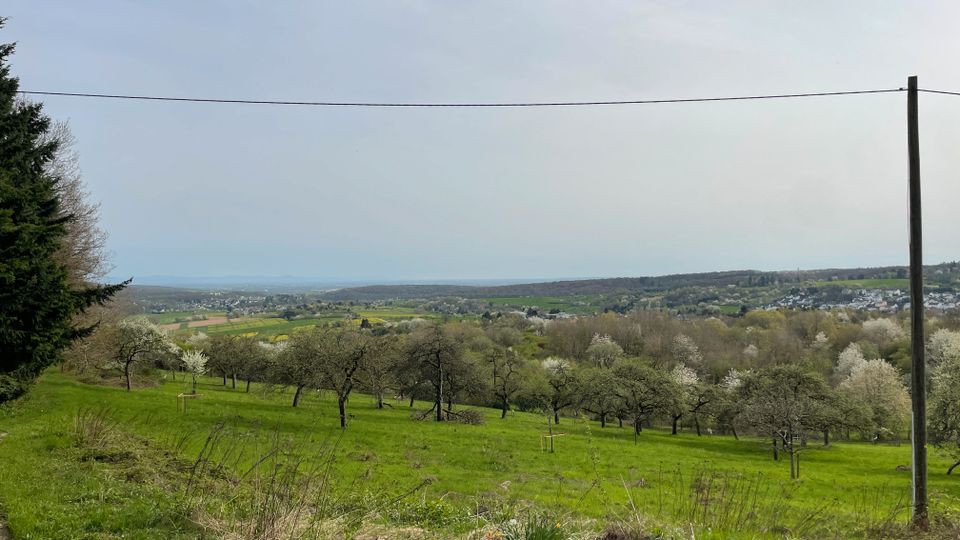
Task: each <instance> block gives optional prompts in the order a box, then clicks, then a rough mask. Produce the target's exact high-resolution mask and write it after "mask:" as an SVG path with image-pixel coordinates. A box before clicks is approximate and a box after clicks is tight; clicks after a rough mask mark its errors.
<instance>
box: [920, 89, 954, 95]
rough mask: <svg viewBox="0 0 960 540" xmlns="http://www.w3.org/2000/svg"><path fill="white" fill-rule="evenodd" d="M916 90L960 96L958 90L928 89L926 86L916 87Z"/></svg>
mask: <svg viewBox="0 0 960 540" xmlns="http://www.w3.org/2000/svg"><path fill="white" fill-rule="evenodd" d="M917 92H926V93H928V94H944V95H947V96H960V92H950V91H949V90H929V89H927V88H918V89H917Z"/></svg>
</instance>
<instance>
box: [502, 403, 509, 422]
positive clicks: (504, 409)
mask: <svg viewBox="0 0 960 540" xmlns="http://www.w3.org/2000/svg"><path fill="white" fill-rule="evenodd" d="M508 410H510V404H509V403H507V400H503V403H501V404H500V418H506V417H507V411H508Z"/></svg>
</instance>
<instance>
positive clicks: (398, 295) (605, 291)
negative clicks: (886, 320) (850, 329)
mask: <svg viewBox="0 0 960 540" xmlns="http://www.w3.org/2000/svg"><path fill="white" fill-rule="evenodd" d="M944 269H946V274H947V275H949V274H951V273H955V272H957V263H944V264H940V265H935V266H927V267H926V268H925V274H927V275H928V276H929V275H931V274H935V273H936V272H937V271H938V270H940V271H941V273H943V272H944ZM907 275H908V274H907V268H906V267H904V266H885V267H875V268H826V269H819V270H795V271H779V272H761V271H756V270H734V271H725V272H702V273H695V274H672V275H666V276H648V277H622V278H604V279H576V280H564V281H551V282H541V283H519V284H509V285H495V286H476V285H474V286H469V285H442V284H438V285H426V284H422V285H402V284H401V285H366V286H360V287H347V288H342V289H338V290H335V291H330V292H326V293H323V295H322V297H323V298H326V299H328V300H339V301H349V300H352V301H357V302H371V301H377V300H390V299H418V298H424V299H427V298H438V297H451V296H456V297H462V298H492V297H511V296H579V295H584V296H586V295H598V294H602V295H610V294H625V293H634V292H654V291H667V290H672V289H679V288H683V287H728V286H731V285H732V286H740V287H749V286H763V285H786V284H790V283H796V284H802V283H805V282H811V281H812V282H818V283H819V282H824V281H834V280H864V279H897V278H905V277H907ZM928 279H929V278H928Z"/></svg>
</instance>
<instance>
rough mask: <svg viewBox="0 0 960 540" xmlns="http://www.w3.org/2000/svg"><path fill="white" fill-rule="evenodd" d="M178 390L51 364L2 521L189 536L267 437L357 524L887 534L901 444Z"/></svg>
mask: <svg viewBox="0 0 960 540" xmlns="http://www.w3.org/2000/svg"><path fill="white" fill-rule="evenodd" d="M188 389H189V383H188V382H187V381H186V380H183V379H181V378H178V379H177V380H170V379H169V378H168V377H167V378H165V379H164V381H163V382H162V383H161V384H160V385H159V386H153V387H144V388H138V389H135V390H134V391H133V392H130V393H128V392H126V391H124V390H123V389H121V388H118V387H113V386H102V385H89V384H84V383H82V382H79V381H78V380H77V379H76V378H74V377H72V376H68V375H64V374H61V373H59V372H56V371H49V372H47V373H46V374H45V375H44V376H43V378H42V379H41V380H40V382H39V384H38V385H37V386H36V387H35V388H34V389H33V391H32V392H31V394H30V395H29V397H28V398H26V399H24V400H21V401H19V402H16V403H13V404H11V405H8V406H6V407H5V408H3V409H0V460H2V462H3V463H4V467H2V468H0V506H2V507H3V508H4V509H5V511H6V514H7V516H6V517H7V520H8V523H9V526H10V527H11V529H12V531H13V532H14V534H15V535H16V537H18V538H61V537H79V536H82V537H90V538H106V537H109V538H114V537H121V536H123V537H125V538H154V537H161V536H162V537H182V538H195V537H197V536H199V535H200V533H201V532H203V531H209V527H214V526H220V527H222V526H224V525H223V518H222V516H221V517H219V518H218V516H219V514H216V512H222V511H223V509H224V508H227V507H229V504H232V503H231V502H230V501H233V500H234V499H233V498H231V497H233V496H232V495H231V496H227V495H224V496H223V499H222V500H221V499H216V497H215V494H216V493H219V492H218V491H217V489H222V490H223V491H224V493H226V494H230V493H232V492H233V490H239V489H241V487H242V486H244V485H245V484H244V483H243V482H244V480H243V478H245V477H243V475H244V474H245V473H246V474H249V471H251V470H254V469H255V467H253V465H254V464H255V463H256V462H257V461H258V460H259V459H262V458H263V456H264V455H265V454H267V453H269V452H271V448H273V449H276V448H277V447H278V446H277V445H278V443H277V441H280V442H281V444H282V445H283V448H285V450H284V452H285V454H284V455H296V456H299V458H298V459H299V460H300V461H297V463H298V464H299V466H300V468H301V470H303V471H309V470H317V466H320V467H322V468H323V470H324V471H325V472H324V482H323V484H322V485H323V486H324V489H326V490H328V491H329V492H330V493H328V495H330V497H331V498H332V499H335V500H336V501H338V502H337V505H336V506H335V507H336V508H337V509H338V510H337V511H333V510H331V511H330V512H331V514H330V515H331V516H340V518H337V519H341V520H342V519H346V518H343V516H350V515H362V516H363V519H362V520H357V523H356V524H355V525H356V526H357V527H367V528H369V527H385V528H387V529H391V530H408V529H409V527H411V526H413V525H416V526H417V527H419V528H422V529H425V530H423V531H420V532H419V533H418V534H419V535H420V536H414V537H420V538H441V537H443V538H449V537H452V536H458V535H466V534H468V533H469V532H470V531H480V530H490V528H491V527H497V526H499V525H500V524H502V523H503V522H505V521H508V520H510V519H512V518H518V519H522V516H529V515H538V516H545V517H547V518H549V520H550V523H556V527H557V528H558V529H562V530H563V531H564V532H565V533H566V534H567V536H565V537H571V536H570V535H580V536H576V537H581V538H589V537H591V536H586V534H587V533H588V532H590V531H593V536H595V533H596V532H597V531H600V530H602V529H603V528H604V527H606V526H607V525H608V524H609V523H613V522H624V523H631V524H634V526H636V527H639V528H641V529H643V530H644V531H646V532H647V533H649V534H654V535H660V536H658V537H668V538H670V537H677V538H683V537H693V536H695V537H698V538H786V537H805V538H845V537H864V536H867V537H872V536H876V535H878V534H879V533H880V532H884V531H893V532H896V531H897V530H899V529H897V524H899V523H903V522H904V521H905V520H906V518H907V515H908V510H907V508H908V505H909V493H910V491H909V486H910V473H909V472H908V471H907V470H904V467H903V466H905V465H907V464H909V462H910V451H909V447H908V445H906V444H904V445H902V446H898V445H889V444H881V445H874V444H867V443H848V442H837V443H833V444H831V446H830V447H827V448H824V447H822V446H821V445H820V444H819V443H818V442H816V441H810V443H809V444H808V446H807V447H806V448H805V449H804V450H803V451H802V454H801V455H802V458H801V464H802V465H801V467H802V468H801V478H800V479H799V480H796V481H791V480H790V479H789V478H790V476H789V470H788V468H789V466H788V463H787V461H773V460H772V459H771V452H770V448H769V442H768V441H765V440H760V439H755V438H741V439H740V440H735V439H734V438H733V437H727V436H719V435H716V436H704V437H697V436H696V435H694V434H691V433H681V434H679V435H676V436H672V435H670V434H669V432H667V431H663V430H659V429H645V430H644V431H643V432H642V433H641V434H640V435H639V437H637V438H634V436H633V433H632V430H630V429H627V428H617V427H607V428H605V429H600V428H599V426H598V424H596V423H595V422H588V421H586V420H583V419H572V418H562V419H561V424H560V425H559V426H555V427H554V428H553V433H554V434H557V435H560V434H562V435H560V436H557V437H555V438H554V441H555V443H554V444H555V446H554V450H555V451H554V452H553V453H549V452H545V451H542V449H541V445H542V444H543V440H542V438H541V436H542V435H543V434H544V433H545V432H547V429H548V428H547V424H546V419H545V418H544V417H542V416H540V415H535V414H528V413H518V412H514V413H511V414H510V415H509V416H508V417H507V418H506V419H500V418H499V411H497V410H492V409H477V410H479V411H480V412H481V413H482V416H483V418H484V420H485V422H484V423H483V424H482V425H467V424H460V423H434V422H430V421H424V420H416V419H414V418H413V417H412V414H411V411H410V410H409V409H408V408H407V406H406V404H405V403H401V402H399V401H394V402H392V403H391V405H392V406H391V407H388V408H386V409H383V410H377V409H376V408H374V401H373V399H372V398H370V397H369V396H364V395H355V396H353V397H352V398H351V400H350V402H349V405H348V412H349V414H350V426H349V427H348V428H347V429H346V430H343V431H341V430H340V429H339V427H338V420H337V408H336V403H335V400H334V399H333V397H332V396H331V395H328V394H325V393H319V392H312V393H311V394H309V395H308V396H307V397H306V399H304V401H303V402H302V403H301V406H300V407H298V408H293V407H291V406H290V401H291V398H292V396H291V392H283V391H279V390H277V389H273V390H272V391H267V390H268V389H267V388H263V387H260V386H258V385H254V387H253V389H252V390H251V392H250V393H245V392H243V391H242V390H240V389H239V387H238V389H237V390H231V389H228V388H225V387H223V386H221V385H220V380H219V379H214V378H202V379H201V381H200V386H199V389H198V391H199V393H200V394H201V397H200V398H198V399H194V400H191V402H190V404H189V409H188V411H187V412H186V413H184V412H180V410H179V408H178V401H177V395H178V394H179V393H181V392H185V391H188ZM426 407H427V405H426V404H422V403H417V404H416V405H415V408H416V409H424V408H426ZM97 426H100V429H99V430H98V429H96V427H97ZM217 426H220V427H217ZM104 441H114V442H104ZM117 441H121V442H117ZM211 441H213V442H211ZM211 463H213V464H215V465H216V467H215V469H214V466H213V465H211ZM198 464H206V466H207V469H203V467H202V466H201V469H202V470H208V472H209V471H211V470H215V471H216V474H215V475H214V474H212V473H211V474H209V475H208V476H209V478H208V477H204V478H206V480H204V481H205V482H207V484H204V485H205V490H206V491H208V492H209V494H208V495H207V496H206V498H203V499H202V500H200V501H199V502H198V498H197V497H198V496H197V495H196V494H194V495H190V493H192V492H191V491H190V489H191V488H190V487H189V486H190V485H191V483H195V482H199V481H200V480H198V477H199V476H200V473H198V472H197V470H198ZM949 464H950V463H949V462H948V461H947V460H945V459H943V458H942V457H941V456H939V455H937V454H936V453H933V454H932V455H931V463H930V473H931V474H930V489H931V494H932V497H931V499H932V501H933V504H934V508H933V511H934V513H935V514H938V515H943V514H945V513H953V512H956V511H957V510H960V484H958V482H957V479H956V478H954V477H951V476H947V475H946V474H945V471H946V468H947V467H948V466H949ZM185 486H186V487H185ZM238 486H239V487H238ZM325 508H326V507H325ZM331 508H333V506H331ZM338 512H340V513H338ZM351 512H355V513H351ZM319 517H323V516H322V515H321V516H319ZM331 519H333V518H331ZM361 522H362V524H361ZM338 523H341V522H338ZM391 537H392V536H391ZM397 537H404V536H397ZM651 537H653V536H651Z"/></svg>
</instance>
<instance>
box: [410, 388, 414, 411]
mask: <svg viewBox="0 0 960 540" xmlns="http://www.w3.org/2000/svg"><path fill="white" fill-rule="evenodd" d="M410 408H411V409H412V408H413V392H410Z"/></svg>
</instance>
